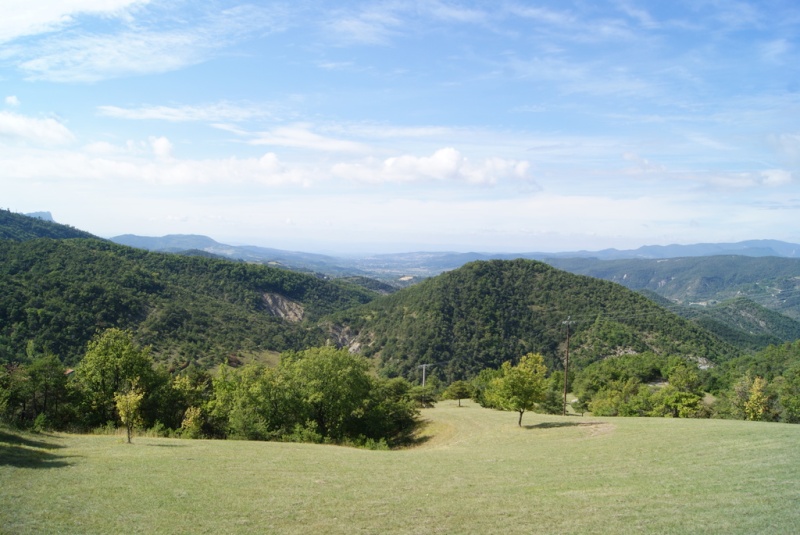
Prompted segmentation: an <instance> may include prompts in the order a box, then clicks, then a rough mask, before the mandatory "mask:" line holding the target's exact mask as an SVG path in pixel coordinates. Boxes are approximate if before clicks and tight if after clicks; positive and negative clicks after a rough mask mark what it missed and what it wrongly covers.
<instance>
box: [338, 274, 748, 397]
mask: <svg viewBox="0 0 800 535" xmlns="http://www.w3.org/2000/svg"><path fill="white" fill-rule="evenodd" d="M567 319H569V320H570V321H571V331H572V347H571V354H572V356H573V358H574V362H575V363H576V365H578V366H584V365H587V364H588V363H590V362H593V361H595V360H599V359H602V358H605V357H608V356H612V355H617V354H622V353H636V352H645V351H652V352H655V353H661V354H670V355H677V356H682V357H685V358H689V359H692V360H695V361H697V362H699V363H701V364H709V363H714V362H722V361H724V360H726V359H729V358H731V357H733V356H735V355H737V354H738V350H737V349H735V348H734V347H733V346H731V345H730V344H727V343H725V342H723V341H721V340H720V339H718V338H717V337H715V336H714V335H712V334H711V333H709V332H708V331H705V330H703V329H701V328H700V327H698V326H697V325H696V324H694V323H692V322H690V321H688V320H686V319H684V318H681V317H680V316H678V315H676V314H674V313H672V312H669V311H667V310H665V309H664V308H662V307H660V306H658V305H656V304H655V303H654V302H652V301H651V300H649V299H647V298H646V297H644V296H642V295H640V294H638V293H635V292H633V291H631V290H628V289H626V288H624V287H622V286H620V285H618V284H614V283H610V282H608V281H603V280H599V279H594V278H590V277H584V276H579V275H574V274H571V273H568V272H566V271H561V270H558V269H555V268H553V267H551V266H549V265H547V264H544V263H541V262H536V261H530V260H513V261H501V260H493V261H488V262H473V263H470V264H467V265H465V266H464V267H462V268H460V269H457V270H454V271H451V272H448V273H445V274H442V275H440V276H438V277H435V278H432V279H428V280H426V281H424V282H422V283H420V284H418V285H416V286H413V287H411V288H407V289H404V290H401V291H399V292H397V293H395V294H392V295H389V296H385V297H381V298H379V299H376V300H374V301H372V302H370V303H369V304H367V305H364V306H361V307H358V308H356V309H354V310H351V311H347V312H346V313H340V314H338V315H336V316H334V323H335V324H337V325H339V326H340V327H341V326H347V327H348V328H349V329H350V332H351V336H350V339H349V340H348V341H349V342H350V343H351V344H357V345H358V346H359V347H361V348H362V350H363V351H364V352H365V353H366V354H368V355H371V356H375V357H378V358H379V361H380V366H381V368H382V371H383V373H385V374H386V375H389V376H392V375H403V376H406V377H414V376H416V375H419V373H420V370H419V367H420V365H422V364H434V363H437V368H436V369H437V372H436V373H437V374H438V375H439V376H440V377H442V378H443V379H446V380H447V381H448V382H449V381H452V380H455V379H460V378H465V377H469V376H471V375H473V374H475V373H477V372H478V371H480V370H481V369H483V368H485V367H491V368H496V367H499V366H500V364H501V363H502V362H503V361H506V360H516V359H518V358H519V357H520V356H521V355H524V354H525V353H528V352H531V351H534V352H540V353H542V354H544V355H545V358H546V360H547V364H548V368H550V369H559V368H563V366H562V364H561V359H562V356H563V354H564V350H565V341H566V329H565V324H564V322H565V321H566V320H567Z"/></svg>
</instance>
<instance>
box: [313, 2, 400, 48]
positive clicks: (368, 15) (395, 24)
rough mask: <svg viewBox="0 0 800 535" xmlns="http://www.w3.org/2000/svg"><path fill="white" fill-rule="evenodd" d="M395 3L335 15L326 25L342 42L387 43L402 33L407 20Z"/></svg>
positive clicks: (332, 34) (331, 33)
mask: <svg viewBox="0 0 800 535" xmlns="http://www.w3.org/2000/svg"><path fill="white" fill-rule="evenodd" d="M401 11H402V9H400V8H399V6H394V5H382V6H370V7H369V8H367V9H364V10H360V11H356V12H342V13H337V14H335V15H333V16H332V17H331V18H329V19H328V20H327V21H326V22H324V23H323V24H324V27H325V28H326V29H327V30H328V31H329V33H330V35H331V36H333V37H334V38H335V39H336V40H337V41H339V42H341V43H342V44H367V45H385V44H388V43H389V41H390V40H391V39H392V38H393V37H396V36H397V35H400V33H401V32H402V30H403V27H404V24H405V21H404V19H403V18H402V16H401Z"/></svg>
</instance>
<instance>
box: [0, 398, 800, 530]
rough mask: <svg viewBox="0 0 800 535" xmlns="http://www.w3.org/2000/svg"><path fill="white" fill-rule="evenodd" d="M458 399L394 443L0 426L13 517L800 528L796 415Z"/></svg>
mask: <svg viewBox="0 0 800 535" xmlns="http://www.w3.org/2000/svg"><path fill="white" fill-rule="evenodd" d="M462 403H463V402H462ZM463 404H464V407H462V408H458V407H457V406H456V403H455V402H449V401H448V402H442V403H440V404H439V405H438V406H437V407H436V408H435V409H430V410H426V411H424V413H423V414H424V416H425V418H427V419H428V420H429V421H430V424H429V426H428V428H427V431H426V434H427V435H428V440H427V441H425V442H424V443H423V444H422V445H421V446H419V447H417V448H414V449H410V450H405V451H390V452H386V451H366V450H358V449H351V448H342V447H333V446H316V445H306V444H279V443H266V442H239V441H205V440H194V441H191V440H171V439H153V438H136V439H134V444H132V445H128V444H125V443H123V440H122V438H121V437H111V436H81V435H62V434H57V435H17V434H11V433H9V432H7V431H0V532H7V533H448V534H451V533H604V534H606V533H659V534H661V533H680V534H684V533H693V534H695V533H725V534H728V533H747V534H753V533H770V534H774V533H800V507H798V504H800V425H786V424H761V423H753V422H737V421H720V420H711V421H709V420H671V419H645V418H642V419H637V418H627V419H623V418H594V417H589V416H587V417H583V418H582V417H578V416H573V417H554V416H543V415H536V414H526V415H525V418H524V419H523V425H524V427H523V428H518V427H517V425H516V419H517V414H516V413H503V412H496V411H489V410H485V409H482V408H480V407H478V406H477V405H474V404H472V403H469V402H467V403H463Z"/></svg>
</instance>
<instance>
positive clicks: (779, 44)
mask: <svg viewBox="0 0 800 535" xmlns="http://www.w3.org/2000/svg"><path fill="white" fill-rule="evenodd" d="M790 50H791V44H790V43H789V41H787V40H786V39H775V40H774V41H770V42H768V43H764V44H763V45H761V57H762V58H763V59H764V61H766V62H768V63H775V64H782V63H783V59H784V57H785V56H786V54H787V53H788V52H789V51H790Z"/></svg>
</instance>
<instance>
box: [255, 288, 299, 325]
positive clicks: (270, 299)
mask: <svg viewBox="0 0 800 535" xmlns="http://www.w3.org/2000/svg"><path fill="white" fill-rule="evenodd" d="M263 301H264V308H265V309H266V310H267V312H269V313H270V314H272V315H273V316H277V317H279V318H283V319H285V320H286V321H290V322H292V323H299V322H301V321H303V314H304V310H303V305H301V304H300V303H298V302H296V301H292V300H291V299H287V298H286V297H284V296H282V295H278V294H269V293H267V294H264V299H263Z"/></svg>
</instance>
